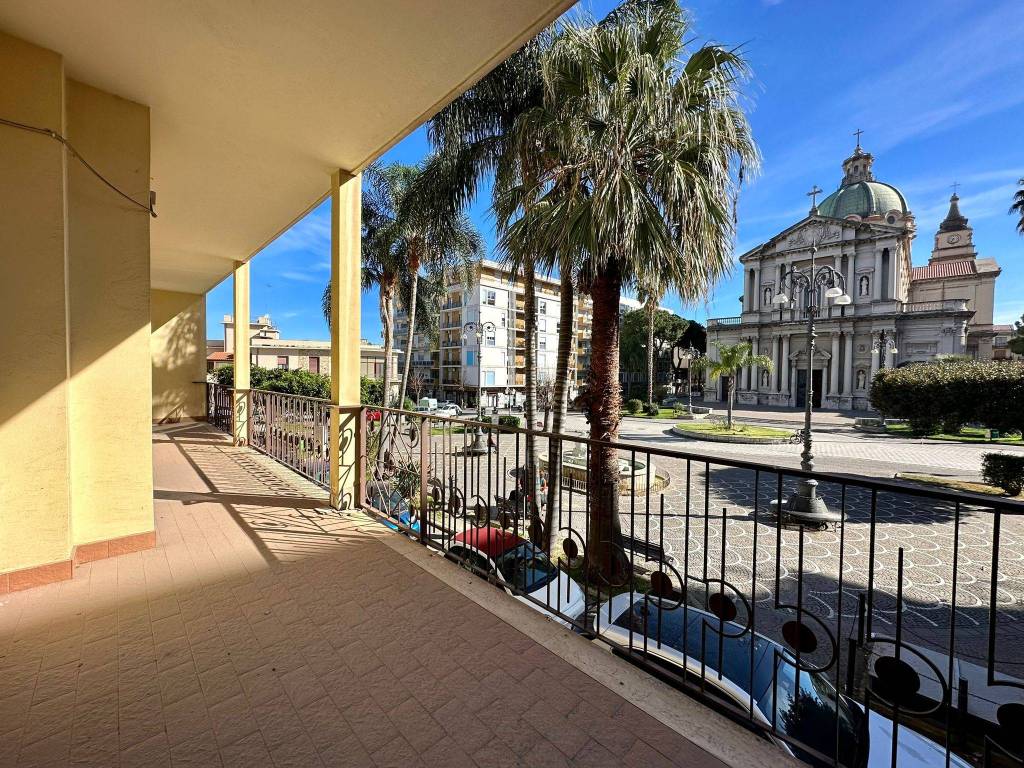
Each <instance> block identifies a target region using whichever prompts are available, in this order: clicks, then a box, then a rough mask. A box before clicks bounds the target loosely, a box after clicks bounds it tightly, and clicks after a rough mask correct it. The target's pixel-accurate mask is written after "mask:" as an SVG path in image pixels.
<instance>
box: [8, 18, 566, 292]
mask: <svg viewBox="0 0 1024 768" xmlns="http://www.w3.org/2000/svg"><path fill="white" fill-rule="evenodd" d="M573 1H574V0H515V2H507V1H506V0H372V2H367V1H366V0H297V1H296V2H274V1H273V0H177V1H176V2H167V0H89V1H88V2H83V1H82V0H8V1H7V2H3V3H0V28H2V29H3V30H4V31H6V32H8V33H10V34H13V35H16V36H18V37H21V38H24V39H25V40H28V41H30V42H32V43H35V44H37V45H42V46H44V47H47V48H50V49H52V50H55V51H57V52H59V53H61V54H62V55H63V56H64V60H65V68H66V72H67V75H68V76H69V77H72V78H74V79H77V80H80V81H82V82H85V83H88V84H90V85H94V86H96V87H98V88H102V89H104V90H107V91H110V92H112V93H114V94H117V95H118V96H122V97H124V98H128V99H131V100H133V101H136V102H139V103H141V104H145V105H148V106H149V107H150V109H151V120H152V166H151V168H152V176H153V180H152V188H153V189H154V190H155V191H156V193H157V213H158V215H159V218H158V219H156V220H154V221H153V226H152V241H151V243H152V283H153V286H154V287H155V288H161V289H167V290H178V291H189V292H193V293H202V292H205V291H207V290H209V289H210V288H212V287H213V286H214V285H216V284H217V283H218V282H220V280H222V279H223V278H224V277H225V276H226V275H227V274H229V272H230V271H231V268H232V264H233V262H234V261H235V260H245V259H247V258H249V257H251V256H252V255H253V254H255V253H256V252H257V251H258V250H259V249H260V248H262V247H263V246H264V245H266V244H267V243H268V242H270V241H271V240H273V238H274V237H276V236H277V235H278V234H280V233H281V232H282V231H283V230H284V229H286V228H287V227H288V226H290V225H291V224H292V223H293V222H294V221H295V220H296V219H298V218H299V217H301V216H302V214H303V213H305V212H306V211H308V210H309V209H310V208H311V207H312V206H313V205H315V204H316V203H317V202H319V201H320V200H321V199H323V197H324V195H325V194H326V193H327V191H328V187H329V173H330V172H331V170H332V169H334V168H342V169H345V170H348V171H358V170H360V169H362V168H363V167H365V166H366V165H367V164H369V163H370V162H372V161H373V160H374V159H375V158H377V157H378V156H380V155H381V154H382V153H383V152H385V151H386V150H387V149H388V148H389V147H391V146H392V145H393V144H394V143H395V142H397V141H398V140H400V139H401V138H403V137H404V136H406V135H407V134H408V133H410V132H411V131H412V130H413V129H415V128H416V127H417V126H418V125H420V124H421V123H422V122H423V121H424V120H426V119H427V118H429V117H430V116H431V115H433V114H434V113H435V112H436V111H437V110H438V109H439V108H440V107H441V106H443V105H444V104H445V103H447V102H448V101H450V100H451V99H452V98H454V97H455V96H457V95H458V94H459V93H461V92H462V91H463V90H465V89H466V88H467V87H468V86H469V85H471V84H472V83H473V82H474V81H475V80H476V79H477V78H479V77H480V76H482V75H483V74H484V73H486V72H487V71H488V70H489V69H490V68H492V67H493V66H494V65H495V64H497V63H498V62H499V61H501V60H502V59H504V58H505V57H506V56H508V55H509V54H510V53H512V51H514V50H515V49H516V48H517V47H518V46H519V45H521V44H522V43H523V42H525V41H526V40H528V39H529V38H530V37H532V36H533V35H534V34H536V33H537V32H538V31H540V30H541V29H542V28H544V27H545V26H547V25H548V24H550V23H551V22H552V21H554V20H555V18H557V17H558V15H559V14H561V13H562V12H563V11H564V10H566V9H567V8H568V7H569V6H571V5H572V3H573Z"/></svg>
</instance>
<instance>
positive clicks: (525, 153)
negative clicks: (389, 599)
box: [420, 33, 550, 543]
mask: <svg viewBox="0 0 1024 768" xmlns="http://www.w3.org/2000/svg"><path fill="white" fill-rule="evenodd" d="M549 44H550V35H548V34H547V33H542V34H541V35H539V36H538V37H536V38H534V39H533V40H532V41H530V42H528V43H527V44H526V45H524V46H523V47H522V48H520V49H519V50H518V51H516V52H515V53H514V54H512V55H511V56H510V57H509V58H507V59H506V60H505V61H504V62H502V63H501V64H499V65H498V66H497V67H495V68H494V69H493V70H491V71H490V72H489V73H488V74H487V75H485V76H484V77H483V78H481V79H480V80H479V81H478V82H477V83H476V84H475V85H474V86H473V87H471V88H470V89H469V90H467V91H466V92H465V93H463V94H462V95H461V96H459V97H458V98H457V99H455V100H454V101H453V102H452V103H451V104H449V105H448V106H447V107H445V108H444V109H442V110H441V111H440V112H439V113H438V114H437V115H436V116H435V117H434V118H433V119H432V120H431V121H430V127H429V137H430V141H431V144H432V145H433V148H434V151H435V153H436V160H435V162H432V163H431V164H430V166H428V168H427V169H426V171H425V173H424V174H423V176H422V178H421V180H420V182H421V184H422V186H423V187H424V188H425V189H426V190H428V191H429V193H432V194H433V195H435V197H436V198H437V203H438V204H441V205H444V204H447V206H449V209H450V211H452V212H455V211H461V210H463V209H464V208H465V207H466V206H467V205H468V204H469V202H470V201H471V200H472V199H473V198H475V197H476V195H477V192H478V190H479V188H480V185H481V184H482V183H483V182H484V181H485V180H486V179H490V180H492V182H493V184H492V201H491V202H492V207H493V208H494V210H495V214H496V220H497V229H498V235H499V237H500V236H501V235H502V233H503V232H504V231H505V230H506V229H507V227H508V225H509V224H510V223H511V221H512V220H513V218H514V217H513V214H512V211H514V210H520V211H521V210H523V208H524V206H525V207H527V208H528V207H529V205H530V204H531V203H532V202H533V201H534V199H535V197H536V195H535V194H534V195H533V196H532V197H529V198H527V197H523V196H519V195H516V194H515V193H514V192H512V190H516V189H518V190H522V189H531V190H532V189H533V187H534V184H535V180H536V155H537V153H536V152H535V147H534V146H533V145H531V143H530V142H529V141H526V140H524V134H525V132H526V130H527V129H526V127H525V126H526V125H527V122H526V121H525V120H524V117H525V116H526V115H527V114H528V113H530V112H531V111H532V110H534V109H536V108H538V107H541V106H543V103H544V99H543V96H544V89H543V81H542V79H541V67H540V59H541V55H542V53H543V51H544V50H545V49H546V48H547V46H548V45H549ZM524 182H527V183H524ZM513 198H514V199H515V200H516V202H515V203H509V200H511V199H513ZM520 255H521V258H518V259H515V260H514V261H509V262H508V265H509V266H510V267H511V269H512V271H513V272H514V273H518V274H521V275H522V279H523V288H524V292H525V296H524V301H523V315H524V317H523V320H524V325H525V337H526V338H525V342H526V349H525V350H524V358H525V363H526V381H525V390H526V402H525V408H524V410H525V416H526V422H527V426H528V427H530V428H531V429H532V428H533V426H534V424H535V422H536V418H537V370H536V345H537V333H536V329H537V315H536V312H537V304H536V295H535V288H536V283H535V275H536V269H537V259H538V253H537V252H536V250H534V249H532V248H531V249H526V250H525V251H524V252H522V253H521V254H520ZM526 469H527V472H528V474H530V475H533V474H534V473H535V472H536V469H537V445H536V440H535V438H534V436H533V435H531V434H527V437H526ZM531 517H532V519H533V520H534V523H535V524H534V525H531V529H530V530H531V536H532V537H533V538H534V540H535V542H536V543H540V538H541V536H540V526H539V525H537V524H536V523H537V510H536V509H533V510H531Z"/></svg>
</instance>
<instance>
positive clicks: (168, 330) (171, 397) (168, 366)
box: [150, 291, 206, 423]
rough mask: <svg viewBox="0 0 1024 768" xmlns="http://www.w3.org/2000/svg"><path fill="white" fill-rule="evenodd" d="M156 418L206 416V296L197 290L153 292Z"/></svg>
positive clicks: (175, 418) (171, 419)
mask: <svg viewBox="0 0 1024 768" xmlns="http://www.w3.org/2000/svg"><path fill="white" fill-rule="evenodd" d="M150 317H151V320H152V324H153V337H152V340H151V344H150V346H151V348H152V354H153V417H152V418H153V421H156V422H161V423H163V422H177V421H180V420H181V419H202V418H204V417H205V415H206V399H205V398H206V390H205V387H204V386H203V385H202V384H196V383H195V382H197V381H198V382H202V381H205V380H206V299H205V297H204V296H200V295H196V294H194V293H179V292H177V291H153V295H152V300H151V315H150Z"/></svg>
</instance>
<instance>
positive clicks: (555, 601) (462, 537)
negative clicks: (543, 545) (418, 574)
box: [448, 526, 586, 626]
mask: <svg viewBox="0 0 1024 768" xmlns="http://www.w3.org/2000/svg"><path fill="white" fill-rule="evenodd" d="M448 556H449V558H450V559H454V560H456V561H457V562H459V563H461V564H464V565H468V566H473V567H475V568H477V569H479V570H478V571H477V573H478V575H483V576H484V577H492V576H493V577H494V578H495V579H496V581H497V583H498V584H499V585H501V586H502V587H503V588H504V589H505V591H506V592H508V593H509V594H510V595H512V596H513V597H515V598H516V599H517V600H521V601H522V602H524V603H526V604H527V605H528V606H530V607H531V608H533V609H535V610H537V611H540V612H541V613H544V614H547V615H548V616H549V617H550V618H552V619H554V620H555V621H557V622H558V623H560V624H563V625H565V626H570V624H569V622H567V621H565V620H564V619H562V618H561V617H560V616H557V615H555V613H554V611H552V610H549V609H548V608H547V607H545V606H550V608H552V609H554V610H557V611H559V612H560V613H562V614H563V615H565V616H568V617H570V618H572V619H575V618H577V617H578V616H580V615H581V614H582V613H583V611H584V610H585V608H586V605H585V601H584V595H583V590H582V589H581V588H580V585H579V584H577V583H576V582H575V581H573V580H572V579H571V578H570V577H569V574H567V573H565V572H564V571H563V570H561V569H560V568H559V567H558V566H556V565H555V564H554V563H552V562H551V560H550V559H549V558H548V556H547V555H546V554H545V553H544V551H543V550H542V549H539V548H537V547H536V546H534V545H533V543H531V542H529V541H527V540H526V539H524V538H522V537H520V536H517V535H516V534H514V533H512V532H511V531H506V530H503V529H501V528H497V527H494V526H483V527H480V528H476V527H473V528H470V529H468V530H466V531H463V532H462V533H459V534H457V535H456V536H455V540H454V542H453V543H452V545H451V546H450V547H449V548H448ZM524 593H525V594H526V595H529V597H532V598H534V599H535V600H538V601H539V602H540V603H542V604H543V606H541V605H538V604H537V603H534V602H532V601H531V600H528V599H527V598H526V597H524V596H523V594H524Z"/></svg>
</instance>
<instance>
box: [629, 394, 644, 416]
mask: <svg viewBox="0 0 1024 768" xmlns="http://www.w3.org/2000/svg"><path fill="white" fill-rule="evenodd" d="M643 409H644V402H643V400H640V399H639V398H636V397H634V398H633V399H632V400H627V401H626V413H631V414H633V415H634V416H636V415H637V414H638V413H640V412H642V411H643Z"/></svg>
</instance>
